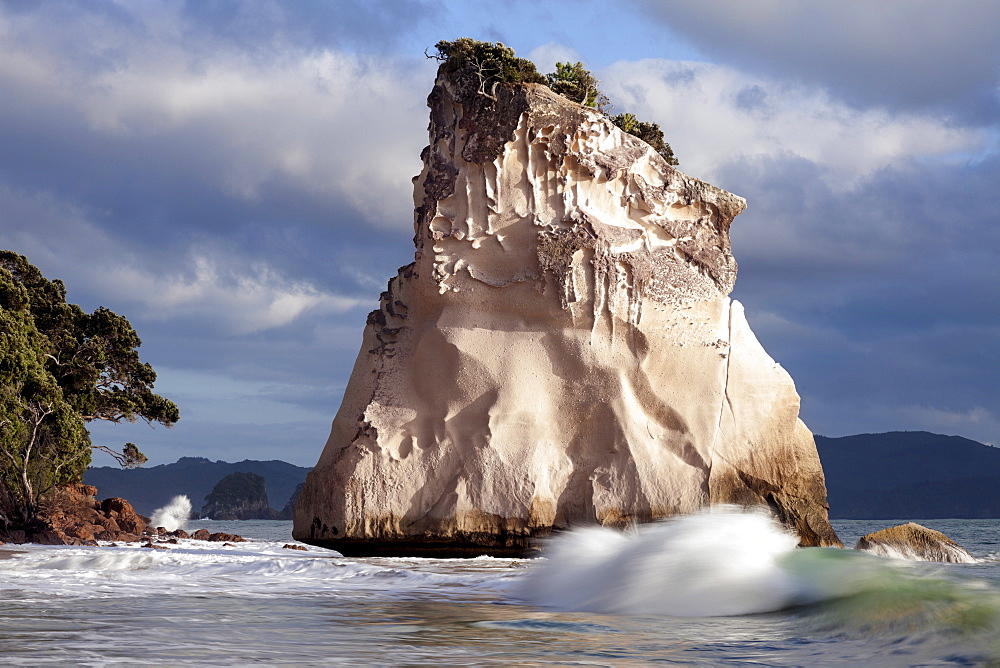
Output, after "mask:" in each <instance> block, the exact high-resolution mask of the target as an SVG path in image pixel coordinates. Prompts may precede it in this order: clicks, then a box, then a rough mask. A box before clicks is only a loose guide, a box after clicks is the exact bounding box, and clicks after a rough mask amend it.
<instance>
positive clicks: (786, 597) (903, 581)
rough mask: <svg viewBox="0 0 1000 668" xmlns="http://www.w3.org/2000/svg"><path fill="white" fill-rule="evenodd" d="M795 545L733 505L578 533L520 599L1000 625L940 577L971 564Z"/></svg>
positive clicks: (857, 621) (984, 597) (982, 594)
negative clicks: (630, 526) (931, 564)
mask: <svg viewBox="0 0 1000 668" xmlns="http://www.w3.org/2000/svg"><path fill="white" fill-rule="evenodd" d="M797 543H798V539H797V537H796V536H794V535H792V534H790V533H788V532H787V531H786V530H785V529H783V528H782V527H781V526H780V525H779V524H778V523H777V522H776V521H775V520H773V519H772V518H771V517H770V515H768V514H767V513H766V512H764V511H761V512H745V511H743V510H742V509H739V508H734V507H716V508H712V509H709V510H706V511H704V512H700V513H696V514H693V515H687V516H683V517H677V518H672V519H670V520H667V521H664V522H659V523H656V524H650V525H644V526H640V527H637V528H634V529H632V530H630V531H627V532H619V531H615V530H612V529H607V528H587V529H578V530H574V531H570V532H567V533H566V534H562V535H560V536H557V537H555V538H553V539H552V540H551V541H550V542H549V545H548V547H547V550H546V558H545V559H544V560H540V562H539V563H538V564H536V565H534V566H533V569H532V570H531V572H529V573H528V574H527V576H526V577H525V578H524V579H523V580H522V581H521V582H519V583H518V585H517V586H516V587H515V588H514V591H513V593H514V595H515V596H516V597H517V598H520V599H522V600H525V601H527V602H530V603H532V604H534V605H537V606H541V607H545V608H550V609H557V610H563V611H577V612H599V613H605V614H608V613H610V614H628V615H670V616H679V617H714V616H732V615H746V614H757V613H769V612H776V611H779V610H787V609H793V608H799V607H800V606H805V607H802V609H803V610H807V611H808V616H809V617H810V618H811V619H812V620H813V621H815V622H817V623H821V624H823V625H826V624H828V623H829V624H832V626H834V627H837V628H844V627H845V626H847V627H858V626H869V625H876V626H894V625H897V624H900V625H912V624H916V625H917V626H921V625H922V623H921V622H920V620H924V621H925V622H926V623H927V624H930V625H937V624H938V622H940V620H941V619H942V618H946V619H947V620H948V622H947V625H949V626H952V627H953V628H954V627H955V626H957V627H964V626H965V625H967V624H968V625H980V624H983V623H986V624H987V625H990V626H991V627H995V626H996V625H998V622H1000V600H998V597H997V593H996V592H995V591H993V590H992V588H985V589H984V588H982V587H979V586H977V585H975V584H974V583H971V582H968V581H965V582H956V581H951V580H948V579H947V578H946V577H945V578H943V577H941V575H942V574H943V575H948V571H947V569H948V568H951V569H955V568H959V569H960V568H962V566H961V565H947V566H946V565H943V564H939V565H936V566H935V567H934V568H937V569H939V570H938V571H937V572H935V571H932V570H930V567H929V566H928V565H927V564H922V565H918V564H915V563H912V562H909V563H907V562H901V561H894V560H888V559H884V558H880V557H877V556H874V555H869V554H865V553H861V552H855V551H853V550H841V549H837V548H803V549H799V548H797V547H796V545H797ZM941 569H944V570H941ZM933 620H937V621H933Z"/></svg>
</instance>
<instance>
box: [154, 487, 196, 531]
mask: <svg viewBox="0 0 1000 668" xmlns="http://www.w3.org/2000/svg"><path fill="white" fill-rule="evenodd" d="M190 517H191V500H190V499H189V498H187V497H186V496H184V495H183V494H181V495H179V496H175V497H174V498H172V499H171V500H170V503H168V504H167V505H165V506H163V507H162V508H157V509H156V510H154V511H153V516H152V517H150V518H149V523H150V524H151V525H152V526H154V527H163V528H164V529H166V530H167V531H176V530H177V529H183V528H184V526H185V525H186V524H187V521H188V518H190Z"/></svg>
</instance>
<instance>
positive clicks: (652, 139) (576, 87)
mask: <svg viewBox="0 0 1000 668" xmlns="http://www.w3.org/2000/svg"><path fill="white" fill-rule="evenodd" d="M434 48H435V49H436V50H437V54H436V55H434V56H431V57H433V58H436V59H437V60H440V61H442V62H441V67H442V69H443V70H444V71H445V72H447V73H455V72H458V71H459V70H463V69H468V70H470V71H472V72H474V73H475V74H476V75H477V76H478V77H479V80H480V85H479V93H480V94H482V95H485V96H486V97H488V98H490V99H493V100H495V99H496V88H497V86H499V85H503V84H519V83H538V84H544V85H546V86H548V87H549V88H551V89H552V90H553V91H554V92H556V93H559V94H560V95H562V96H563V97H566V98H567V99H569V100H572V101H573V102H576V103H578V104H582V105H584V106H586V107H591V108H592V109H597V110H598V111H600V112H602V113H604V114H607V112H608V109H610V108H611V106H612V105H611V101H610V100H609V99H608V97H607V96H606V95H605V94H604V93H602V92H601V90H600V88H599V87H598V84H599V83H600V82H599V81H598V80H597V78H596V77H594V75H593V73H592V72H590V71H589V70H587V69H586V68H585V67H584V66H583V63H581V62H576V63H569V62H566V63H562V62H559V63H556V71H555V72H551V73H549V74H546V75H545V76H542V75H541V74H539V73H538V70H537V69H536V68H535V65H534V63H532V62H531V61H530V60H526V59H524V58H519V57H517V56H516V55H515V54H514V50H513V49H512V48H510V47H509V46H506V45H504V44H503V43H501V42H496V43H492V42H480V41H477V40H474V39H471V38H469V37H461V38H459V39H456V40H455V41H453V42H449V41H444V40H442V41H440V42H438V43H437V44H435V45H434ZM609 118H610V119H611V122H612V123H614V124H615V125H616V126H617V127H618V128H620V129H621V130H623V131H624V132H628V133H629V134H631V135H633V136H635V137H638V138H639V139H641V140H643V141H644V142H646V143H647V144H649V145H650V146H651V147H652V148H653V150H654V151H656V152H657V153H658V154H659V155H660V156H661V157H662V158H663V159H664V160H665V161H666V162H667V164H669V165H675V166H676V165H677V164H679V163H678V161H677V158H676V156H674V152H673V149H671V148H670V144H668V143H666V141H664V138H663V131H662V130H661V129H660V126H659V125H658V124H657V123H652V122H646V121H639V120H638V119H637V118H636V117H635V116H634V115H633V114H630V113H623V114H618V115H617V116H609Z"/></svg>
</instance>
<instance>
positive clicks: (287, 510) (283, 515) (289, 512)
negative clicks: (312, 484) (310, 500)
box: [278, 482, 306, 520]
mask: <svg viewBox="0 0 1000 668" xmlns="http://www.w3.org/2000/svg"><path fill="white" fill-rule="evenodd" d="M305 486H306V484H305V483H304V482H303V483H299V484H298V485H296V487H295V491H294V492H292V496H291V497H290V498H289V499H288V503H286V504H285V507H284V508H282V509H281V511H280V512H279V513H278V519H279V520H291V519H294V518H295V506H296V505H297V504H298V502H299V497H300V496H302V488H303V487H305Z"/></svg>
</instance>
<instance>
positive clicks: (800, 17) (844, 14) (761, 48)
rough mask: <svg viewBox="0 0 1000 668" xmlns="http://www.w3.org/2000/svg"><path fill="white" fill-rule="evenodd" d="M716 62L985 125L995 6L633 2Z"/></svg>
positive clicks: (999, 66)
mask: <svg viewBox="0 0 1000 668" xmlns="http://www.w3.org/2000/svg"><path fill="white" fill-rule="evenodd" d="M635 5H637V6H638V7H639V8H641V9H642V10H644V11H645V12H646V13H647V14H648V15H649V16H651V17H653V18H654V19H656V20H658V21H660V22H662V23H663V24H664V25H666V26H669V27H670V28H671V29H672V30H673V32H674V34H675V35H677V36H678V37H680V38H681V39H684V40H687V41H689V42H690V43H692V44H694V45H695V46H696V47H697V48H699V49H700V50H701V51H702V52H703V53H704V54H705V55H706V56H707V57H709V58H711V59H713V60H715V61H716V62H721V63H729V64H730V65H732V66H735V67H739V68H741V69H743V70H745V71H754V72H759V73H762V74H768V75H774V76H776V77H780V78H782V79H785V80H789V81H795V80H799V81H803V82H806V83H809V84H811V85H816V86H820V87H822V88H826V89H828V90H830V91H831V92H832V94H833V95H835V96H836V97H838V98H840V99H843V100H845V101H847V102H848V103H850V104H852V105H854V106H859V107H875V106H878V107H886V108H891V109H893V110H895V111H902V110H908V109H909V110H925V111H926V110H937V111H940V112H944V113H946V114H948V115H954V116H956V117H961V118H965V119H975V120H977V121H978V122H982V123H993V122H995V119H996V117H997V114H998V111H1000V99H998V97H997V84H998V81H1000V79H998V76H1000V31H997V30H996V26H997V25H998V24H1000V5H998V4H996V3H991V2H980V1H979V0H952V1H951V2H938V1H936V0H882V1H880V2H877V3H872V2H868V1H867V0H843V1H841V2H836V3H831V2H827V1H826V0H799V1H798V2H791V3H790V2H780V1H779V0H761V1H757V2H752V3H751V2H744V3H740V2H731V1H729V0H673V1H671V2H669V3H668V2H662V1H661V0H636V2H635Z"/></svg>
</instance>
